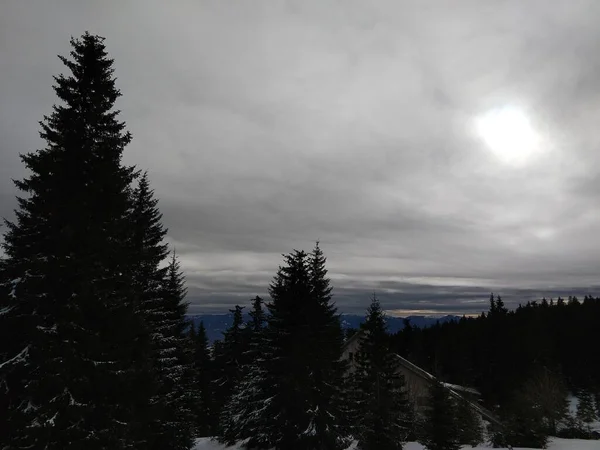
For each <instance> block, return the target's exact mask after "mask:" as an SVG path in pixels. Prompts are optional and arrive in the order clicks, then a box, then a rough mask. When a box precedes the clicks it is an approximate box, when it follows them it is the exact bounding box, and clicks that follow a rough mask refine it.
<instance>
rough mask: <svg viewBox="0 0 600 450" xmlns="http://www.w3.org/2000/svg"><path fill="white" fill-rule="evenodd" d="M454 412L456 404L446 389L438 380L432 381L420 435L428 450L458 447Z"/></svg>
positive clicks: (452, 449) (458, 433)
mask: <svg viewBox="0 0 600 450" xmlns="http://www.w3.org/2000/svg"><path fill="white" fill-rule="evenodd" d="M455 413H456V404H455V402H454V399H453V398H452V397H451V396H450V392H449V391H448V389H447V388H446V387H444V385H442V383H441V382H439V381H435V382H434V383H432V384H431V386H430V389H429V397H428V404H427V409H426V410H425V414H424V416H425V417H424V427H423V432H422V436H421V437H420V442H421V443H422V444H423V445H424V446H425V447H426V448H427V449H428V450H458V449H459V448H460V442H459V439H460V428H459V424H458V422H457V419H456V415H455Z"/></svg>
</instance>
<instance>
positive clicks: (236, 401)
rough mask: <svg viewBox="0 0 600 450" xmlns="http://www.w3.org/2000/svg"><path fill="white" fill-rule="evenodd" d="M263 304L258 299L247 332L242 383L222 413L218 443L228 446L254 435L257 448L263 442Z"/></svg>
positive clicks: (254, 301)
mask: <svg viewBox="0 0 600 450" xmlns="http://www.w3.org/2000/svg"><path fill="white" fill-rule="evenodd" d="M262 304H263V300H262V299H261V298H260V297H259V296H256V297H255V298H254V299H253V301H252V310H251V311H250V321H249V322H248V323H247V325H246V328H245V331H246V333H247V339H248V349H247V351H246V354H245V355H244V356H245V359H244V361H245V363H244V366H243V367H242V368H241V375H240V379H239V381H238V383H237V384H236V385H235V386H234V388H233V392H232V394H231V396H230V397H229V399H228V401H227V402H226V404H225V406H224V407H223V410H222V411H221V418H220V419H221V422H220V427H219V428H220V433H219V436H218V440H219V441H220V442H221V443H224V444H227V445H233V444H235V443H237V442H240V441H243V440H245V439H246V438H248V437H249V433H251V434H252V435H253V439H254V446H257V445H258V443H259V442H262V441H261V437H260V436H259V431H258V430H259V426H258V424H257V423H256V422H255V420H256V419H257V418H258V417H259V413H258V411H260V409H261V408H262V407H263V402H264V401H265V400H266V397H265V396H264V395H263V394H264V392H265V391H264V390H263V386H262V384H261V383H263V382H264V380H266V379H267V377H266V375H265V373H264V370H263V366H264V354H263V350H262V346H263V341H264V327H265V320H266V315H265V312H264V310H263V308H262Z"/></svg>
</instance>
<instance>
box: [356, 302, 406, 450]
mask: <svg viewBox="0 0 600 450" xmlns="http://www.w3.org/2000/svg"><path fill="white" fill-rule="evenodd" d="M361 328H362V335H361V337H360V347H359V351H358V352H357V354H356V356H355V359H356V367H355V370H354V372H353V374H352V375H351V377H350V379H351V389H352V390H351V393H350V394H351V395H350V398H351V399H352V400H351V401H352V404H353V408H352V415H351V419H350V420H351V430H352V434H353V435H354V437H355V438H356V439H357V440H358V448H360V449H363V450H376V449H380V450H400V449H401V448H402V445H403V443H404V442H406V440H407V437H408V435H409V433H410V432H411V428H412V423H411V420H412V414H411V411H412V406H411V405H410V404H409V401H408V398H407V394H406V391H405V381H404V377H403V376H402V374H400V373H399V372H398V370H397V367H398V366H397V364H398V363H397V361H396V356H395V355H394V354H393V353H392V352H391V351H390V349H389V339H388V334H387V325H386V322H385V316H384V313H383V311H382V309H381V305H380V304H379V301H378V300H377V298H375V297H373V300H372V302H371V306H370V307H369V309H368V310H367V318H366V321H365V323H364V324H363V326H362V327H361Z"/></svg>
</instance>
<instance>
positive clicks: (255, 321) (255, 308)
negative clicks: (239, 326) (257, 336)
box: [246, 295, 267, 333]
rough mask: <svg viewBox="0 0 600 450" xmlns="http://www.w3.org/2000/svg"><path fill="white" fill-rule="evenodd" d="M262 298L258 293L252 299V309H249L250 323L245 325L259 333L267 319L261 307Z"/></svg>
mask: <svg viewBox="0 0 600 450" xmlns="http://www.w3.org/2000/svg"><path fill="white" fill-rule="evenodd" d="M262 305H263V299H262V298H260V297H259V296H258V295H257V296H256V297H254V299H253V300H252V310H251V311H250V313H249V314H250V323H249V324H248V326H247V327H246V328H247V329H249V330H252V332H253V333H260V332H261V331H262V330H263V328H264V326H265V324H266V321H267V316H266V314H265V311H264V309H263V307H262Z"/></svg>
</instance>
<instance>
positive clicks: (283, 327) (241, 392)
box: [222, 251, 343, 450]
mask: <svg viewBox="0 0 600 450" xmlns="http://www.w3.org/2000/svg"><path fill="white" fill-rule="evenodd" d="M316 253H317V254H318V252H316ZM315 257H316V258H319V257H318V256H315V255H314V254H313V256H312V257H311V258H309V256H308V255H307V254H306V253H305V252H303V251H294V252H293V253H291V254H289V255H286V256H285V265H284V266H282V267H280V268H279V270H278V272H277V275H276V276H275V278H274V280H273V282H272V283H271V286H270V289H269V293H270V295H271V298H272V302H271V303H269V304H268V305H267V307H268V310H269V313H270V315H269V317H268V324H267V327H266V328H265V330H264V331H263V341H262V342H263V344H262V346H261V356H260V357H259V358H257V361H256V363H255V364H253V365H252V370H251V372H250V373H249V374H248V375H247V376H245V377H244V379H243V380H242V383H241V386H243V387H241V388H240V389H238V390H236V393H235V394H234V396H233V397H232V402H230V406H233V407H232V408H227V409H226V411H227V414H224V417H223V423H224V424H225V427H229V428H228V429H231V424H237V432H236V433H234V434H233V435H230V436H232V437H228V436H227V435H226V436H222V440H223V441H224V442H227V441H228V439H231V441H230V442H233V441H235V442H239V441H244V442H245V445H246V447H247V448H275V449H276V450H279V449H294V450H305V449H306V450H309V449H310V450H312V449H319V450H329V449H337V448H340V446H341V445H342V444H343V439H342V437H341V436H340V431H341V430H340V427H339V424H341V423H342V420H341V418H340V414H339V411H338V408H339V404H338V401H337V400H336V399H335V395H336V394H333V393H335V387H330V386H326V383H332V384H334V383H336V376H337V375H336V374H337V372H336V370H337V368H336V367H337V366H336V365H335V364H334V361H337V360H338V359H339V356H341V336H342V334H341V330H339V331H337V332H334V329H335V327H336V323H337V327H339V318H337V317H336V315H335V311H334V310H333V309H331V308H330V298H327V296H328V295H329V294H330V291H329V284H328V281H327V282H324V281H323V279H324V278H325V271H323V270H321V264H324V260H320V262H316V261H314V260H313V259H312V258H315ZM328 311H331V314H329V315H328ZM326 317H327V318H328V319H327V318H326ZM338 333H339V336H340V340H339V341H338V340H337V338H336V336H338ZM332 336H333V337H332ZM336 348H337V350H336ZM317 349H318V350H317ZM319 353H323V354H325V355H330V356H329V357H334V355H335V356H337V358H336V359H335V360H334V361H330V360H328V359H325V358H323V357H322V356H320V355H319ZM329 377H330V378H329ZM325 392H332V397H333V398H331V399H322V398H320V395H321V393H325ZM321 409H325V412H326V415H327V416H328V418H323V417H322V416H323V414H322V412H321V411H320V410H321ZM329 417H330V418H331V419H329Z"/></svg>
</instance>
